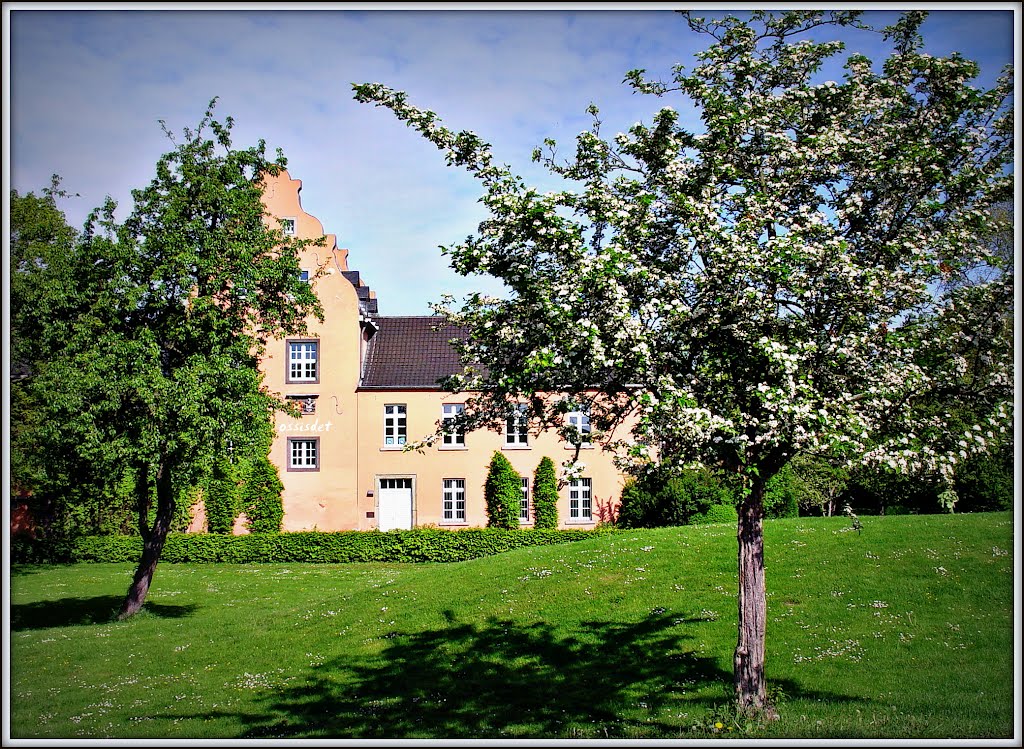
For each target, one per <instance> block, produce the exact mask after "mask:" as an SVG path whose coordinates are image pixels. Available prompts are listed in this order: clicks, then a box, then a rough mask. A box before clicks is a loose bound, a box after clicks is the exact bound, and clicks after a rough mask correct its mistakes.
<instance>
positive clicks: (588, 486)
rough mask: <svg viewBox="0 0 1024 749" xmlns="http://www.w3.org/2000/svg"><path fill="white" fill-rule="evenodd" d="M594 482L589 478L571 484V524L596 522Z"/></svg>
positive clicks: (579, 479) (575, 480) (582, 478)
mask: <svg viewBox="0 0 1024 749" xmlns="http://www.w3.org/2000/svg"><path fill="white" fill-rule="evenodd" d="M593 489H594V487H593V482H592V481H591V480H590V479H589V478H584V477H581V478H578V479H572V480H571V481H570V482H569V522H571V523H572V522H575V523H590V522H593V520H594V491H593Z"/></svg>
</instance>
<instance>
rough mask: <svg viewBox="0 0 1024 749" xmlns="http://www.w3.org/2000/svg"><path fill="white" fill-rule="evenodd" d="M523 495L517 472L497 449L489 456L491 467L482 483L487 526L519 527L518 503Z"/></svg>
mask: <svg viewBox="0 0 1024 749" xmlns="http://www.w3.org/2000/svg"><path fill="white" fill-rule="evenodd" d="M522 496H523V490H522V483H521V481H520V479H519V474H518V473H516V469H515V468H513V467H512V464H511V463H510V462H509V460H508V458H506V457H505V456H504V455H502V454H501V453H500V452H498V451H497V450H495V451H494V455H493V456H492V457H491V467H490V468H489V469H488V471H487V481H486V482H485V483H484V502H485V503H486V505H487V527H488V528H508V529H515V528H518V527H519V503H520V501H521V498H522Z"/></svg>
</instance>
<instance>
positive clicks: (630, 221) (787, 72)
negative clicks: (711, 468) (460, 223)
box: [354, 11, 1013, 485]
mask: <svg viewBox="0 0 1024 749" xmlns="http://www.w3.org/2000/svg"><path fill="white" fill-rule="evenodd" d="M924 15H925V14H923V13H921V12H917V11H913V12H910V13H908V14H905V15H904V16H903V17H902V18H901V20H900V21H899V22H898V23H896V24H895V25H893V26H892V27H889V28H887V29H885V30H884V31H883V32H882V33H883V35H884V37H885V39H886V40H887V41H888V42H889V43H890V46H891V54H890V56H889V57H888V58H887V59H886V60H884V61H883V62H882V63H881V64H880V65H875V64H872V62H871V61H870V60H869V59H868V58H866V57H865V56H863V55H860V54H852V55H850V56H849V57H847V59H846V63H845V70H846V74H845V76H844V77H843V79H842V80H841V81H822V80H820V77H819V76H818V71H819V70H820V69H821V67H822V65H823V63H824V62H825V61H826V60H828V59H829V58H831V57H833V56H835V55H837V54H839V53H841V52H842V50H843V48H844V45H843V43H842V42H840V41H832V42H815V41H812V40H811V39H809V38H807V34H806V32H808V31H809V30H811V29H814V28H815V27H818V26H822V25H825V24H831V25H833V26H836V27H844V26H846V27H852V26H858V27H862V24H861V23H860V21H859V20H858V17H859V13H857V12H846V11H843V12H833V13H830V14H824V13H822V12H818V11H794V12H786V13H780V14H777V15H770V14H767V13H764V12H761V11H755V12H753V13H752V14H751V16H750V19H749V20H747V21H744V20H739V19H737V18H735V17H727V18H725V19H723V20H720V21H706V20H704V19H701V18H698V17H695V16H693V15H689V14H687V21H688V23H689V26H690V28H691V30H693V31H695V32H698V33H703V34H707V35H710V37H711V44H710V46H708V48H707V49H706V50H705V51H703V52H701V53H700V54H699V55H697V60H696V62H695V64H694V65H693V66H692V67H690V68H687V67H685V66H682V65H680V66H677V67H676V68H675V70H674V73H673V76H672V79H671V81H669V82H657V81H652V80H649V79H648V78H647V77H646V76H645V74H644V72H643V71H639V70H637V71H631V72H630V73H629V74H628V75H627V81H628V83H629V85H631V86H632V87H633V89H634V90H635V91H636V92H638V93H643V94H651V95H654V96H656V97H665V98H668V97H670V96H671V97H673V99H678V100H679V101H681V102H683V103H685V104H686V105H689V106H692V107H693V108H694V109H695V110H696V111H697V112H698V113H699V116H700V122H699V125H696V126H694V125H688V124H686V123H685V122H684V121H683V120H682V118H681V117H680V115H679V109H677V108H676V107H674V106H669V105H666V106H663V107H661V108H660V109H658V110H657V111H656V112H655V113H654V115H653V117H652V119H651V121H650V122H649V123H636V124H635V125H634V126H633V127H631V128H630V129H629V130H628V131H627V132H620V133H617V134H616V135H614V136H612V137H606V136H605V135H604V134H603V133H602V130H601V122H600V120H599V111H598V109H597V107H595V106H591V108H590V112H591V114H592V115H593V118H594V121H593V127H592V128H591V129H590V130H589V131H586V132H582V133H580V134H579V136H578V137H577V139H576V146H575V152H574V153H572V154H571V155H570V156H569V157H568V158H567V159H565V160H564V161H560V160H559V159H558V155H557V152H556V150H555V144H554V142H553V141H547V142H546V146H547V147H548V151H547V152H542V150H540V149H538V150H537V151H536V152H535V153H534V158H535V159H536V160H538V161H541V162H542V163H543V164H545V165H547V167H548V168H550V170H551V171H552V172H553V173H555V174H557V175H560V176H562V177H564V178H565V179H566V183H567V185H569V186H568V187H566V189H563V190H560V191H555V192H546V193H541V192H540V191H538V190H536V189H534V188H532V187H529V186H528V185H526V184H525V183H524V182H523V181H522V180H521V179H520V178H519V177H517V176H516V175H515V174H514V173H513V172H512V171H511V170H510V169H509V168H508V167H505V166H499V165H497V164H495V163H494V160H493V157H492V154H491V151H490V148H489V145H488V144H487V143H486V142H484V141H483V140H482V139H481V138H480V137H478V136H477V135H475V134H474V133H472V132H470V131H463V132H458V133H456V132H454V131H451V130H449V129H447V128H446V127H444V126H443V125H442V124H441V123H440V122H439V120H438V118H437V116H436V115H435V114H434V113H433V112H430V111H426V110H422V109H418V108H416V107H414V106H412V105H411V104H410V103H409V102H408V97H407V96H406V94H404V93H402V92H399V91H394V90H392V89H390V88H388V87H386V86H384V85H382V84H378V83H367V84H360V85H355V86H354V91H355V98H356V99H357V100H359V101H362V102H367V103H373V104H375V105H378V106H383V107H387V108H389V109H390V110H392V111H393V112H394V114H395V115H396V116H397V117H398V118H399V119H401V120H403V121H405V122H406V123H407V124H408V125H409V126H411V127H413V128H415V129H416V130H418V131H419V132H420V133H421V134H422V135H423V136H424V137H425V138H427V139H428V140H430V141H432V142H433V143H434V144H435V145H437V147H438V148H439V149H441V150H442V151H443V152H444V153H445V155H446V158H447V161H448V163H449V164H450V165H455V166H461V167H464V168H466V169H467V170H468V171H469V172H470V173H472V174H473V175H475V176H476V177H477V178H478V179H479V180H480V182H481V185H482V188H483V191H484V192H483V196H482V198H481V201H482V203H483V204H484V205H485V206H486V207H487V209H488V210H489V216H488V218H487V219H486V220H485V221H483V222H482V223H481V224H480V226H479V230H478V231H477V233H476V234H474V235H473V236H470V237H468V238H467V239H466V240H465V241H464V242H462V243H459V244H456V245H454V246H451V247H448V248H447V249H446V250H445V251H446V253H447V254H448V255H449V256H450V257H451V261H452V267H453V268H454V269H455V270H457V271H458V272H460V273H463V274H473V273H483V274H489V275H492V276H495V277H497V278H499V279H501V280H502V281H503V282H504V283H505V284H506V285H507V287H508V289H509V290H510V292H509V296H508V298H504V299H499V298H487V297H484V296H481V295H474V296H472V297H470V298H469V299H468V300H467V301H466V302H465V303H464V304H463V305H462V306H457V305H456V304H455V303H454V300H452V299H446V300H444V302H443V303H442V304H440V305H438V310H439V311H440V312H442V313H443V314H445V315H446V316H447V317H448V318H449V319H450V320H451V321H453V322H456V323H459V324H462V325H465V326H467V327H468V329H469V330H470V331H471V333H472V335H471V337H470V339H469V341H468V342H467V343H466V344H465V345H464V346H463V347H462V353H463V356H464V358H465V360H466V362H467V363H469V364H486V369H484V368H481V367H475V368H474V367H470V368H467V370H466V372H465V374H464V375H462V376H460V377H457V378H455V379H454V380H453V381H452V382H451V383H450V385H451V387H452V388H453V389H461V390H475V391H480V392H481V395H480V396H479V397H478V398H476V399H474V400H473V401H472V402H470V403H468V404H467V407H466V413H465V417H464V418H465V419H466V422H467V424H474V423H476V424H482V423H484V422H486V421H488V420H491V419H494V418H500V415H501V413H502V412H503V411H504V410H507V407H508V406H507V403H508V402H509V400H510V398H512V397H515V396H521V395H522V394H526V395H533V394H538V393H567V398H572V399H575V400H583V401H585V402H586V403H587V405H588V406H589V408H590V411H591V423H592V425H593V426H594V428H595V434H596V433H597V432H598V431H605V432H606V433H607V431H608V430H609V429H611V428H612V427H614V426H615V425H616V424H619V423H621V422H623V421H624V420H627V419H633V420H634V421H632V422H631V423H632V424H633V426H632V435H631V440H630V441H629V442H628V443H627V442H625V441H624V442H621V443H619V444H614V445H612V447H614V448H616V449H617V450H618V451H619V452H620V454H622V455H625V456H627V463H628V464H629V465H630V466H632V467H633V468H636V469H638V470H639V469H642V468H643V466H645V465H648V464H650V463H651V462H652V461H656V460H660V461H663V462H667V463H671V464H675V465H678V466H686V465H696V464H706V465H723V466H725V467H727V468H729V469H732V470H735V471H738V472H741V473H744V474H745V475H747V476H748V477H749V479H750V480H751V481H753V482H756V483H760V484H761V485H763V482H765V481H767V479H768V478H769V477H770V476H771V475H772V474H774V473H775V472H776V471H778V470H779V469H780V468H781V467H782V466H783V465H785V463H786V462H787V461H788V460H789V459H791V457H792V456H793V455H795V454H797V453H799V452H801V451H806V452H827V451H828V452H835V453H838V454H839V455H841V456H842V457H843V459H844V460H846V461H848V462H850V463H854V462H864V463H870V464H875V465H885V466H889V467H892V468H896V469H898V470H903V471H924V472H930V473H937V474H939V475H941V476H943V477H946V478H947V479H948V478H949V477H950V476H951V475H952V471H953V470H954V467H955V465H956V464H957V462H958V461H960V460H963V459H964V457H965V456H966V455H969V454H971V453H972V452H974V451H979V450H984V449H985V447H986V443H987V442H988V441H989V440H990V439H991V438H992V435H993V434H994V433H997V432H1000V431H1001V430H1004V429H1006V427H1007V424H1008V423H1009V422H1008V420H1009V418H1010V413H1011V408H1010V405H1009V404H1010V397H1011V392H1010V388H1011V376H1010V372H1011V371H1012V370H1011V369H1010V365H1011V359H1010V357H1011V353H1010V351H1008V350H1005V348H1004V347H1003V346H1002V345H1001V344H1000V341H999V337H998V335H996V330H995V327H996V325H997V324H998V320H999V316H998V315H995V314H994V311H995V310H1001V309H1005V308H1006V307H1007V306H1008V305H1010V304H1012V282H1011V280H1010V277H1009V275H1008V274H997V276H996V277H995V278H994V279H993V280H991V281H990V282H988V283H981V284H978V285H974V286H972V287H970V288H969V289H962V288H953V289H949V288H945V289H944V288H942V281H943V279H946V278H950V277H952V276H954V275H956V274H957V273H959V272H960V271H961V270H962V269H964V268H965V267H967V266H970V265H976V264H977V263H978V262H981V261H984V262H986V263H989V264H995V265H998V263H999V259H998V258H997V257H995V256H994V253H992V251H991V249H990V248H989V247H986V246H985V244H984V243H981V242H979V241H978V238H979V237H980V236H983V235H985V233H986V231H987V226H988V223H989V222H990V217H991V214H990V211H989V208H990V206H992V205H993V204H995V203H997V202H999V201H1001V200H1005V199H1007V197H1008V196H1009V195H1010V194H1011V191H1012V175H1011V174H1010V172H1009V169H1010V165H1011V162H1012V153H1013V136H1012V129H1013V128H1012V118H1011V101H1010V96H1011V92H1012V81H1011V78H1010V74H1009V71H1006V72H1005V73H1004V75H1003V76H1002V77H1001V78H1000V79H999V81H998V83H997V84H996V85H995V87H994V88H992V89H991V90H984V89H979V88H977V87H975V86H973V85H972V83H971V81H972V79H974V78H975V76H976V75H977V73H978V67H977V65H975V63H973V62H971V61H969V60H966V59H964V58H963V57H961V56H960V55H957V54H954V55H951V56H950V57H946V58H942V57H934V56H932V55H929V54H926V53H924V52H923V51H922V40H921V37H920V35H919V33H918V30H919V27H920V24H921V23H922V21H923V20H924ZM982 359H984V360H985V361H986V362H987V363H988V366H987V367H986V368H985V371H983V372H982V371H980V370H978V369H976V368H974V367H973V366H972V363H973V362H975V361H979V360H982ZM965 399H966V400H968V401H970V402H971V403H972V404H973V407H974V408H973V412H974V413H976V414H977V415H978V418H977V421H976V422H975V423H972V424H970V425H968V426H967V427H966V428H965V429H963V430H962V431H961V432H959V433H949V432H948V430H947V427H946V422H945V419H944V417H943V413H944V412H943V405H944V404H952V403H955V402H963V401H964V400H965ZM530 403H531V408H532V409H533V413H532V416H533V417H535V418H540V419H541V420H542V422H543V423H549V424H550V423H558V420H559V417H560V415H561V413H562V412H564V405H563V401H558V400H557V399H551V398H547V399H545V398H533V399H531V401H530ZM936 404H939V407H938V408H937V407H936Z"/></svg>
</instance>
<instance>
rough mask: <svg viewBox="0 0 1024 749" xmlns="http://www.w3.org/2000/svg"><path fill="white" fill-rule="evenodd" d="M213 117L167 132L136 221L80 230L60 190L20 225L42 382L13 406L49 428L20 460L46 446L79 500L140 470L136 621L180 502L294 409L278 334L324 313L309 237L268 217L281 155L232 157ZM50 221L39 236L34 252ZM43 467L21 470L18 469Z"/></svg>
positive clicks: (22, 322) (34, 359) (103, 212)
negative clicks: (177, 133)
mask: <svg viewBox="0 0 1024 749" xmlns="http://www.w3.org/2000/svg"><path fill="white" fill-rule="evenodd" d="M213 108H214V102H211V103H210V107H209V108H208V109H207V111H206V113H205V115H204V117H203V119H202V121H201V122H200V124H199V127H198V128H196V129H186V130H185V131H184V133H183V136H182V137H180V138H176V137H171V133H170V131H167V130H166V128H165V132H166V133H167V135H168V136H169V138H170V140H171V142H172V144H173V149H172V150H171V151H170V152H168V153H166V154H164V155H163V156H162V157H160V159H159V160H158V162H157V164H156V169H155V175H154V177H153V179H152V181H151V182H150V183H149V185H147V186H146V187H144V188H143V189H139V190H133V191H132V198H133V207H132V211H131V213H130V215H129V216H128V217H127V219H126V220H125V221H124V222H123V223H118V222H117V221H116V220H115V209H116V205H115V204H114V203H113V201H111V200H108V201H107V203H106V204H105V205H104V206H103V207H102V208H100V209H98V210H96V211H94V212H93V213H92V214H91V215H90V217H89V219H88V221H87V223H86V226H85V227H84V229H83V230H82V232H80V233H77V234H75V233H70V234H69V233H68V232H66V231H64V230H63V229H61V228H60V223H61V221H62V217H59V214H58V215H56V216H55V215H54V210H53V207H52V204H53V201H52V194H50V195H48V197H49V198H50V200H49V205H42V206H39V205H28V204H27V203H26V204H25V206H26V212H25V216H26V218H25V220H24V221H23V222H22V223H23V225H24V226H25V227H28V228H26V229H24V230H22V229H18V230H16V231H15V232H12V234H17V235H18V237H19V243H18V249H17V251H16V252H15V253H13V255H14V256H15V257H16V262H15V263H13V264H12V271H13V272H14V273H16V274H17V275H18V278H17V280H16V282H14V283H12V289H17V294H16V295H14V296H12V304H11V307H12V310H11V312H12V315H11V317H12V322H13V325H12V334H13V336H14V337H16V338H17V339H18V340H19V341H20V342H21V343H19V346H18V348H17V355H18V357H21V358H24V360H25V361H26V362H27V364H28V365H29V366H28V375H30V376H27V377H26V384H25V388H26V395H27V396H28V397H27V398H26V399H22V400H19V401H18V402H19V404H23V405H24V404H27V406H28V407H29V408H31V409H35V410H36V411H37V413H36V414H35V416H34V419H35V421H34V423H36V424H38V428H35V429H32V430H31V434H29V435H25V438H24V440H23V442H22V444H25V445H26V446H27V450H25V451H23V452H22V453H21V454H22V455H23V456H24V455H27V454H28V452H29V451H31V450H36V451H38V452H39V454H40V455H44V456H45V463H44V464H43V466H42V467H43V469H44V470H45V471H47V472H48V474H50V475H51V476H52V477H55V478H56V479H62V480H64V488H65V489H70V488H71V487H75V490H80V491H81V496H74V497H72V495H71V494H65V495H64V496H63V497H61V499H62V501H71V502H78V501H85V502H95V501H96V500H97V499H99V498H101V497H103V496H104V495H105V494H106V493H108V492H109V491H110V490H111V487H112V486H113V485H114V484H116V483H117V482H118V481H119V480H121V479H122V476H123V473H122V472H123V471H124V470H126V469H130V470H131V471H132V472H133V477H134V482H135V491H134V492H133V495H134V496H133V503H134V511H135V512H136V513H137V515H138V518H139V525H138V528H139V532H140V533H141V534H142V536H143V538H144V539H145V541H146V544H145V547H144V548H145V551H144V554H143V556H142V557H140V564H139V569H138V573H137V575H136V578H135V580H134V581H133V583H132V588H131V590H130V591H129V595H128V597H127V598H126V603H125V609H124V611H123V612H122V615H123V616H130V615H131V614H132V613H134V612H135V611H137V610H139V608H141V605H142V602H143V600H144V599H145V595H146V592H147V591H148V586H149V581H150V580H151V579H152V574H153V571H154V570H155V567H156V564H157V562H158V560H159V558H160V554H161V549H162V546H163V540H164V538H165V535H166V533H167V532H168V531H169V529H170V528H172V527H174V526H175V524H176V522H177V518H178V517H179V514H178V507H177V505H178V499H179V497H181V496H183V495H184V493H185V492H187V490H188V489H189V488H191V487H194V486H197V485H199V484H200V483H202V482H203V481H204V480H205V477H206V475H207V473H208V472H209V470H210V467H211V465H212V463H213V462H214V460H215V459H216V458H217V455H218V453H219V452H220V451H221V449H222V446H224V445H227V446H229V447H233V448H234V449H235V450H236V451H237V454H238V455H245V456H251V455H254V454H260V453H259V451H258V450H257V448H258V447H262V446H263V445H265V444H266V442H267V441H268V440H269V439H270V438H271V437H272V431H273V423H272V418H271V415H272V413H273V410H274V409H275V408H283V403H281V402H280V401H278V400H277V399H276V398H275V397H274V395H273V394H272V393H270V392H269V391H267V389H266V388H265V387H263V386H262V375H261V373H260V372H259V369H258V362H259V358H260V356H261V355H262V353H263V352H264V350H265V345H266V342H267V340H269V339H270V338H274V337H279V336H282V335H288V334H293V333H302V332H303V331H304V330H305V321H306V318H307V317H308V316H310V315H314V316H321V308H320V304H319V301H318V300H317V298H316V295H315V293H314V292H313V290H312V289H311V287H310V285H309V284H308V283H304V282H302V281H301V280H300V278H299V267H298V257H299V251H300V249H301V248H302V246H303V245H304V244H309V242H306V241H303V240H296V239H295V238H288V237H284V236H283V235H282V232H281V229H280V227H279V226H273V225H272V223H271V222H270V221H269V220H267V217H266V215H265V207H264V205H263V202H262V193H263V187H264V184H265V176H266V175H268V174H277V173H279V172H280V170H281V169H282V168H284V166H285V163H286V162H285V159H284V156H283V155H282V154H280V153H278V155H277V157H276V158H275V159H273V160H270V159H268V158H267V156H266V153H265V150H266V144H265V143H264V142H258V143H257V144H256V145H255V146H253V147H250V148H246V149H235V148H233V147H232V142H231V130H232V127H233V125H234V123H233V121H232V120H231V118H230V117H228V118H225V119H224V120H223V121H218V120H216V119H214V115H213ZM45 202H46V201H44V203H45ZM28 208H33V210H35V209H36V208H38V209H40V210H39V211H37V213H30V212H29V211H28V210H27V209H28ZM44 209H45V210H44ZM37 214H39V215H40V216H42V217H41V218H38V219H37V218H34V216H36V215H37ZM58 218H61V221H58V220H57V219H58ZM37 228H38V229H39V231H37V232H35V234H33V235H32V236H39V237H40V240H39V241H28V240H27V239H26V240H25V241H21V240H22V239H23V238H25V237H28V236H29V234H28V230H29V229H33V230H35V229H37ZM30 423H32V422H30ZM262 454H264V455H265V454H266V450H265V449H263V451H262ZM39 470H40V462H39V461H38V460H37V461H35V462H33V461H32V460H30V459H26V460H25V461H24V466H23V468H22V469H20V475H22V476H25V477H31V476H33V475H34V472H35V473H38V471H39ZM68 479H70V481H68ZM54 484H55V482H54V481H50V484H49V485H51V486H52V485H54ZM217 501H219V500H217V499H215V500H214V503H215V504H216V502H217ZM101 509H102V511H104V512H105V511H106V510H105V508H101Z"/></svg>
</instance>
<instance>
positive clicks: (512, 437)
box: [505, 403, 529, 447]
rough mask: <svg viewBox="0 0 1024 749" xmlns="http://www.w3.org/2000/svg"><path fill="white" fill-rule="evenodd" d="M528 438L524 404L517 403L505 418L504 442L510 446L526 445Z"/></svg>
mask: <svg viewBox="0 0 1024 749" xmlns="http://www.w3.org/2000/svg"><path fill="white" fill-rule="evenodd" d="M528 439H529V437H528V432H527V419H526V404H525V403H519V404H517V405H516V407H515V410H513V412H512V413H511V414H509V416H508V418H507V419H506V420H505V444H506V445H507V446H510V447H526V446H527V444H528Z"/></svg>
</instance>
